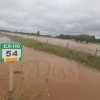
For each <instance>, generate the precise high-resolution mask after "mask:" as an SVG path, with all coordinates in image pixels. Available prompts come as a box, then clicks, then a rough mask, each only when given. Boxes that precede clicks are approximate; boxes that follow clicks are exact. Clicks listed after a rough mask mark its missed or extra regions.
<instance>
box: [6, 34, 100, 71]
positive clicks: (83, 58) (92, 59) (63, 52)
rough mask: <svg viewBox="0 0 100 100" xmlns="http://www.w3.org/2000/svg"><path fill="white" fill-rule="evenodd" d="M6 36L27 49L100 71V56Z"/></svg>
mask: <svg viewBox="0 0 100 100" xmlns="http://www.w3.org/2000/svg"><path fill="white" fill-rule="evenodd" d="M5 36H7V37H9V38H10V39H12V40H13V41H17V42H20V43H22V44H23V45H25V46H27V47H30V48H34V49H35V50H41V51H45V52H48V53H50V54H51V53H52V54H55V55H58V56H61V57H65V58H69V59H71V60H75V61H78V62H79V63H85V64H86V65H88V66H89V67H91V68H95V69H98V70H99V69H100V56H95V55H93V54H89V53H85V52H83V51H76V50H72V49H68V48H64V47H59V46H55V45H51V44H48V43H41V42H39V41H36V40H33V39H24V38H20V37H15V36H10V35H5Z"/></svg>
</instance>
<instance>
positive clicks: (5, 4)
mask: <svg viewBox="0 0 100 100" xmlns="http://www.w3.org/2000/svg"><path fill="white" fill-rule="evenodd" d="M99 4H100V0H96V1H95V0H91V1H90V0H0V28H1V29H9V30H13V31H14V30H15V31H16V30H17V31H24V32H36V31H38V30H39V31H40V33H41V34H50V35H59V34H82V33H86V34H90V35H93V34H94V35H96V36H97V37H100V29H99V26H100V6H99Z"/></svg>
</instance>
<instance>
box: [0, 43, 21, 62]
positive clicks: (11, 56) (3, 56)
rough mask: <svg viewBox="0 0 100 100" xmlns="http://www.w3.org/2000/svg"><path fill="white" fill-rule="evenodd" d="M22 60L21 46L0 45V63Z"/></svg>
mask: <svg viewBox="0 0 100 100" xmlns="http://www.w3.org/2000/svg"><path fill="white" fill-rule="evenodd" d="M21 60H22V44H17V43H2V44H1V45H0V61H1V62H16V61H21Z"/></svg>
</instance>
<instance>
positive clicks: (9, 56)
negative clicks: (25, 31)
mask: <svg viewBox="0 0 100 100" xmlns="http://www.w3.org/2000/svg"><path fill="white" fill-rule="evenodd" d="M20 60H22V44H17V43H2V44H0V62H10V67H9V91H13V73H14V72H13V70H14V65H13V63H12V62H16V61H20Z"/></svg>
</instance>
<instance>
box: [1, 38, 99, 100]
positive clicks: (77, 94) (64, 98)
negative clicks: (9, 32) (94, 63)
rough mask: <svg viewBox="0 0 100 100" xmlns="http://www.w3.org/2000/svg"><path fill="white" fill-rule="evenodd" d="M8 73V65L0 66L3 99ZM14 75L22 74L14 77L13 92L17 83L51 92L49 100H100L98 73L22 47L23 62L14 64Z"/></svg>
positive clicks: (66, 60)
mask: <svg viewBox="0 0 100 100" xmlns="http://www.w3.org/2000/svg"><path fill="white" fill-rule="evenodd" d="M7 41H8V42H11V40H10V39H8V38H6V37H3V38H0V42H7ZM8 70H9V63H0V95H1V93H2V91H7V92H8V80H9V77H8V75H9V71H8ZM14 71H20V72H22V73H21V74H15V73H14V89H15V88H16V86H17V85H18V83H31V84H32V86H33V87H37V88H39V89H40V90H41V91H43V90H45V89H48V90H49V95H50V98H47V99H46V100H99V99H100V72H99V71H97V70H93V69H89V68H87V67H85V65H82V64H79V63H77V62H74V61H71V60H68V59H65V58H62V57H58V56H55V55H53V54H49V53H45V52H42V51H37V50H34V49H31V48H27V47H23V60H22V61H20V62H15V63H14ZM29 94H30V93H29ZM39 100H40V99H39Z"/></svg>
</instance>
